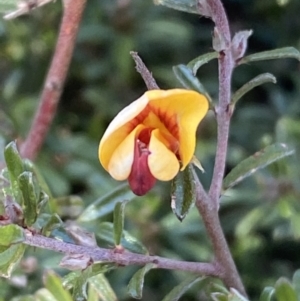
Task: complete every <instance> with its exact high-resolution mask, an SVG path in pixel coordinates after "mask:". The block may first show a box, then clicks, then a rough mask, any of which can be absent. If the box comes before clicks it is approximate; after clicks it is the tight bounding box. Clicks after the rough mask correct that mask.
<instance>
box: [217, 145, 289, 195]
mask: <svg viewBox="0 0 300 301" xmlns="http://www.w3.org/2000/svg"><path fill="white" fill-rule="evenodd" d="M293 153H294V150H293V149H290V148H289V147H288V146H287V145H286V144H283V143H276V144H272V145H269V146H267V147H266V148H264V149H263V150H261V151H259V152H257V153H255V154H254V155H252V156H251V157H249V158H247V159H245V160H243V161H242V162H240V163H239V164H238V165H237V166H236V167H234V168H233V169H232V170H231V171H230V172H229V174H228V175H227V176H226V177H225V179H224V182H223V190H226V189H228V188H231V187H233V186H234V185H236V184H237V183H239V182H241V181H242V180H244V179H245V178H246V177H249V176H251V175H252V174H253V173H255V172H256V171H257V170H259V169H261V168H264V167H266V166H267V165H269V164H271V163H273V162H275V161H278V160H280V159H282V158H284V157H287V156H290V155H292V154H293Z"/></svg>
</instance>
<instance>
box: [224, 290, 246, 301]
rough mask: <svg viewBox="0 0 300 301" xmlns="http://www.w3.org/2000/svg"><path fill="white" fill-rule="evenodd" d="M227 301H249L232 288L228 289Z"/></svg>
mask: <svg viewBox="0 0 300 301" xmlns="http://www.w3.org/2000/svg"><path fill="white" fill-rule="evenodd" d="M228 301H249V300H248V299H247V298H246V297H244V296H243V295H242V294H241V293H240V292H239V291H237V290H236V289H234V288H231V289H230V294H229V296H228Z"/></svg>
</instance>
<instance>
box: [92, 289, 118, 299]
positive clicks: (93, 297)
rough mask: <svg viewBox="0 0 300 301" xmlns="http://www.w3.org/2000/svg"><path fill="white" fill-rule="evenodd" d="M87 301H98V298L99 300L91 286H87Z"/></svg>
mask: <svg viewBox="0 0 300 301" xmlns="http://www.w3.org/2000/svg"><path fill="white" fill-rule="evenodd" d="M87 301H100V298H99V295H98V293H97V291H96V289H95V288H94V287H93V286H91V285H89V286H88V298H87ZM114 301H115V300H114ZM116 301H117V300H116Z"/></svg>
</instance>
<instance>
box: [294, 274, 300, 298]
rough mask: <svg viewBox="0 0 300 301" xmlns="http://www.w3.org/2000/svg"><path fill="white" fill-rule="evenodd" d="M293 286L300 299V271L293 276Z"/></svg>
mask: <svg viewBox="0 0 300 301" xmlns="http://www.w3.org/2000/svg"><path fill="white" fill-rule="evenodd" d="M293 286H294V288H295V291H296V293H297V295H298V296H299V297H300V270H297V271H296V272H295V273H294V275H293Z"/></svg>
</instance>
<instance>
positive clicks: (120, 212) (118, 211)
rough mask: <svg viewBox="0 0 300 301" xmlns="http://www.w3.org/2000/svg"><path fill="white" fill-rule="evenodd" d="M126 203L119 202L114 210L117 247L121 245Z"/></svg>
mask: <svg viewBox="0 0 300 301" xmlns="http://www.w3.org/2000/svg"><path fill="white" fill-rule="evenodd" d="M125 206H126V202H118V203H117V204H116V206H115V209H114V239H115V245H116V246H118V245H120V242H121V238H122V233H123V228H124V212H125Z"/></svg>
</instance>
